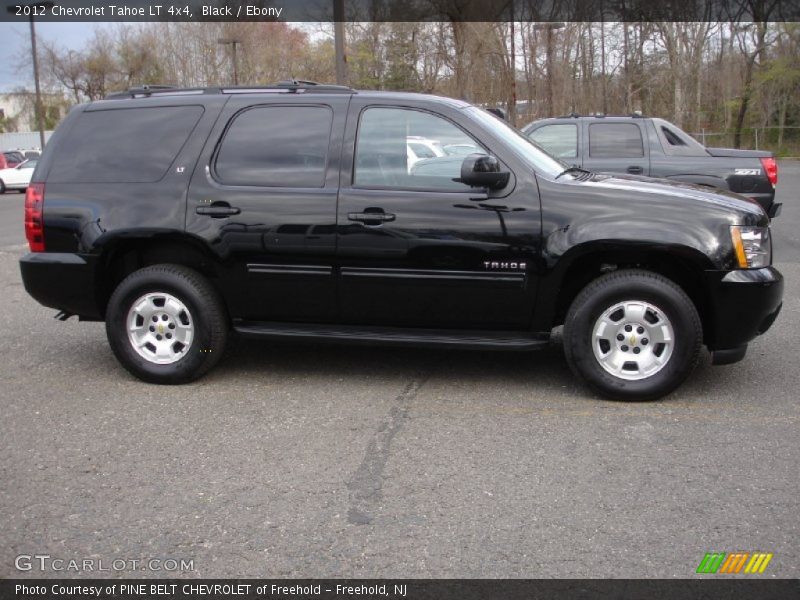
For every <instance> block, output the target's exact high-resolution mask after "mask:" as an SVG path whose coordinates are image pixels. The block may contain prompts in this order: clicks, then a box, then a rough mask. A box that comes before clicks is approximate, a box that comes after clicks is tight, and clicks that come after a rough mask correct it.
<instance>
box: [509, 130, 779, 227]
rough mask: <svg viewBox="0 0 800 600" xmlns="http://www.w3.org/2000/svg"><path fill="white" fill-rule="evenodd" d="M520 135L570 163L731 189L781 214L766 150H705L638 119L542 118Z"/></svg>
mask: <svg viewBox="0 0 800 600" xmlns="http://www.w3.org/2000/svg"><path fill="white" fill-rule="evenodd" d="M522 132H523V133H525V135H527V136H528V137H530V138H531V139H532V140H533V141H534V142H536V143H537V144H538V145H539V146H541V147H542V148H543V149H544V150H546V151H547V152H548V153H550V154H552V155H553V156H555V157H556V158H558V159H560V160H563V161H565V162H567V163H569V164H571V165H576V166H580V167H583V168H584V169H589V170H591V171H601V172H611V173H630V174H633V175H647V176H649V177H663V178H665V179H671V180H673V181H682V182H684V183H695V184H697V185H701V186H705V187H712V188H718V189H723V190H729V191H731V192H736V193H737V194H741V195H743V196H746V197H747V198H750V199H752V200H755V201H756V202H758V203H759V204H760V205H761V206H762V207H763V208H764V210H765V211H766V213H767V215H769V216H770V217H771V218H774V217H777V216H778V214H780V210H781V205H780V204H778V203H776V202H775V186H776V185H777V183H778V163H777V162H776V161H775V156H774V155H773V154H772V152H768V151H766V150H736V149H732V148H706V147H705V146H703V145H702V144H700V143H699V142H698V141H697V140H695V139H694V138H693V137H692V136H690V135H689V134H688V133H686V132H685V131H683V130H682V129H680V128H679V127H677V126H676V125H674V124H672V123H670V122H669V121H665V120H664V119H657V118H650V117H642V116H639V115H632V116H627V117H614V116H602V115H601V116H580V115H569V116H566V117H557V118H553V119H540V120H538V121H534V122H533V123H530V124H528V125H526V126H525V127H523V128H522Z"/></svg>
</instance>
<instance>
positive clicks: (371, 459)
mask: <svg viewBox="0 0 800 600" xmlns="http://www.w3.org/2000/svg"><path fill="white" fill-rule="evenodd" d="M429 377H430V373H428V374H427V375H424V376H421V377H415V378H414V379H413V380H412V381H410V382H409V383H408V384H407V385H406V387H405V388H404V389H403V391H402V392H401V393H400V394H399V395H398V396H397V397H396V398H395V400H394V406H392V409H391V410H390V411H389V416H388V418H387V419H386V420H385V421H384V422H383V423H381V425H380V427H378V430H377V431H376V432H375V434H374V435H373V436H372V439H371V440H370V442H369V444H368V445H367V450H366V452H365V453H364V458H363V460H362V461H361V464H360V465H359V467H358V469H356V471H355V473H353V476H352V477H351V478H350V480H349V481H348V482H347V489H348V490H350V508H349V510H348V511H347V521H348V523H350V524H352V525H369V524H370V523H372V520H373V518H374V516H373V513H374V511H375V509H376V508H377V507H378V503H379V502H380V500H381V498H382V497H383V471H384V469H385V468H386V463H387V461H388V460H389V450H390V449H391V445H392V440H393V439H394V436H395V435H397V432H398V431H400V429H401V428H402V427H403V424H404V422H405V420H406V418H407V417H408V412H409V410H410V408H411V401H412V400H414V398H415V397H416V396H417V394H418V393H419V391H420V389H421V388H422V386H423V385H425V382H426V381H427V380H428V378H429Z"/></svg>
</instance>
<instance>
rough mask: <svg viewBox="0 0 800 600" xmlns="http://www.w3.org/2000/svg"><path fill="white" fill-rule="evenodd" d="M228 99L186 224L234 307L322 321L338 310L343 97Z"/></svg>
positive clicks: (268, 316)
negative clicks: (212, 259) (213, 260)
mask: <svg viewBox="0 0 800 600" xmlns="http://www.w3.org/2000/svg"><path fill="white" fill-rule="evenodd" d="M273 96H274V97H265V96H264V95H260V96H251V95H243V96H240V97H239V96H237V97H234V98H232V99H231V100H230V101H229V102H228V103H227V105H226V107H225V108H224V109H223V112H222V114H221V116H220V118H219V120H218V122H217V124H216V126H215V128H214V130H213V131H212V133H211V136H210V137H209V141H208V143H207V145H206V148H205V149H204V150H203V154H202V155H201V157H200V160H199V161H198V163H197V166H196V168H195V172H194V175H193V177H192V182H191V185H190V188H189V198H188V203H187V214H186V230H187V232H189V233H191V234H194V235H196V236H198V237H199V238H202V239H203V240H205V242H206V244H207V245H208V246H210V247H211V248H212V249H213V251H214V252H215V253H216V255H217V259H218V261H219V264H220V265H221V267H220V278H221V284H220V289H222V290H223V293H224V294H225V295H226V302H227V304H228V309H229V312H230V314H232V315H236V316H237V317H240V318H243V319H251V320H262V321H263V320H283V321H326V320H334V319H335V318H336V316H337V311H336V273H335V269H334V258H335V244H336V233H335V223H336V195H337V190H338V185H339V163H338V156H339V150H340V148H341V137H342V133H343V131H344V123H345V119H346V114H347V104H348V102H349V98H350V96H349V95H342V96H340V97H337V96H326V97H325V98H323V99H319V98H309V99H308V100H306V99H305V98H303V99H302V101H298V99H296V98H291V102H289V101H287V98H286V97H285V96H284V95H283V94H274V95H273Z"/></svg>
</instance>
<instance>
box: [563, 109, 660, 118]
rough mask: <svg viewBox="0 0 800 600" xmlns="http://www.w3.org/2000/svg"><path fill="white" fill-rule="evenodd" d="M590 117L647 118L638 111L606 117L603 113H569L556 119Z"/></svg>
mask: <svg viewBox="0 0 800 600" xmlns="http://www.w3.org/2000/svg"><path fill="white" fill-rule="evenodd" d="M588 117H594V118H596V119H605V118H606V117H614V118H619V117H630V118H632V119H644V118H645V116H644V115H643V114H642V113H641V111H638V110H637V111H634V112H632V113H629V114H627V115H606V114H603V113H593V114H589V115H582V114H580V113H576V112H572V113H569V114H568V115H561V116H560V117H556V119H584V118H588Z"/></svg>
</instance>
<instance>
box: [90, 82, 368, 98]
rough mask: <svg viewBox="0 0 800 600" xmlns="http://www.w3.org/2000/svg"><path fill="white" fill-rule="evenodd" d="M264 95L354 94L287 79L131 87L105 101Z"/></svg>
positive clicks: (337, 87) (341, 87) (349, 90)
mask: <svg viewBox="0 0 800 600" xmlns="http://www.w3.org/2000/svg"><path fill="white" fill-rule="evenodd" d="M259 92H266V93H306V92H319V93H348V94H352V93H354V92H355V90H354V89H353V88H350V87H347V86H344V85H330V84H322V83H316V82H314V81H304V80H298V79H289V80H285V81H279V82H278V83H274V84H269V85H252V86H228V87H225V86H210V87H188V88H182V87H179V86H173V85H143V86H140V87H133V88H130V89H128V90H125V91H123V92H112V93H110V94H108V95H107V96H106V100H122V99H125V98H149V97H151V96H156V95H158V96H187V95H194V94H257V93H259Z"/></svg>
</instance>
